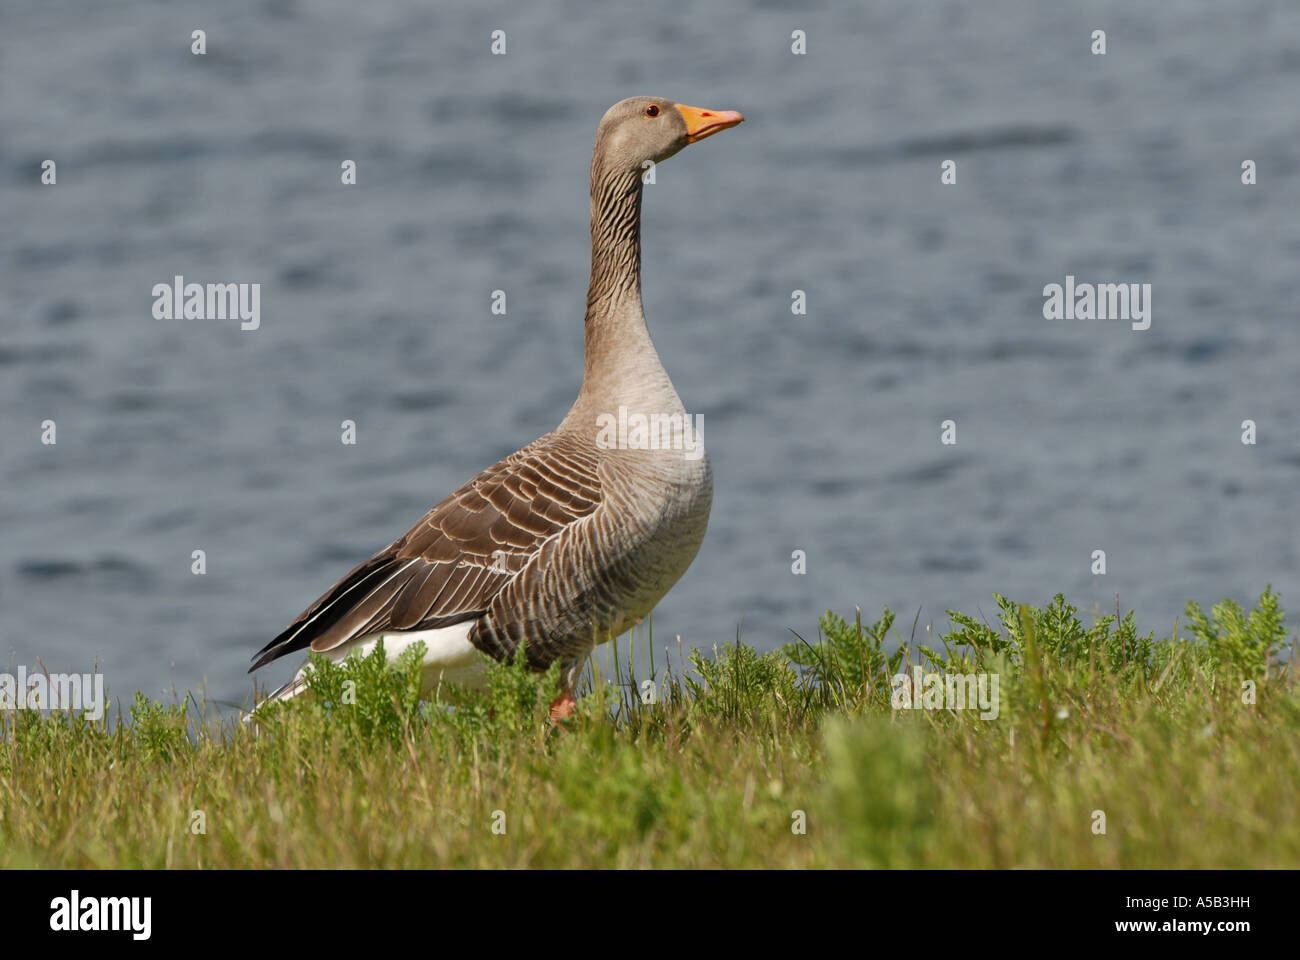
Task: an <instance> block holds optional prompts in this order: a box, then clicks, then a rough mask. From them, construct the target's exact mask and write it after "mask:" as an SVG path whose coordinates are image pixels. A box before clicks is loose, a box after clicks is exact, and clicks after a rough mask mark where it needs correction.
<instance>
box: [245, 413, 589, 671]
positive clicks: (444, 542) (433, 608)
mask: <svg viewBox="0 0 1300 960" xmlns="http://www.w3.org/2000/svg"><path fill="white" fill-rule="evenodd" d="M597 468H598V460H597V458H596V456H595V455H594V451H592V450H591V449H590V448H589V447H588V448H585V449H584V447H583V446H580V445H579V444H578V443H577V442H576V438H574V437H572V436H567V435H564V434H548V435H547V436H545V437H542V438H541V439H540V440H537V441H535V442H534V443H531V444H529V445H528V446H527V447H524V448H523V449H522V450H520V451H519V452H517V453H514V454H511V455H510V456H509V457H506V458H505V459H504V460H502V461H500V462H499V463H497V464H495V465H493V466H491V467H489V468H488V469H486V470H484V471H483V472H482V473H480V474H479V475H478V476H476V477H474V478H473V479H472V480H469V481H468V482H466V483H465V484H463V485H462V486H461V487H459V488H458V489H457V490H456V491H455V492H453V493H452V494H451V495H450V496H448V497H447V498H446V499H444V500H443V501H442V502H441V503H439V504H438V505H437V506H436V507H434V508H433V509H432V510H430V511H429V512H428V513H427V514H425V515H424V517H423V519H421V520H420V522H419V523H417V524H416V525H415V526H414V527H412V528H411V529H410V530H408V531H407V532H406V534H405V535H404V536H402V537H400V538H398V539H397V540H394V541H393V542H392V543H390V544H389V545H388V546H387V547H385V548H384V549H383V550H380V551H379V552H378V553H376V554H375V555H374V556H372V557H370V558H369V559H368V560H366V561H364V562H363V563H360V564H358V565H357V566H356V567H354V568H353V569H352V570H351V571H350V572H349V573H348V574H347V575H346V576H345V577H343V579H341V580H339V582H338V583H336V584H334V586H332V587H330V588H329V590H327V591H326V592H325V593H324V594H322V595H321V596H320V597H319V598H318V599H317V600H316V601H315V602H314V603H313V604H311V606H309V607H308V608H307V609H306V610H304V611H303V612H302V613H300V614H299V615H298V617H297V618H296V619H295V620H294V621H293V622H292V623H291V624H289V626H288V627H286V628H285V629H284V631H283V632H282V633H280V635H279V636H277V637H276V638H275V639H273V640H272V641H271V642H270V643H268V644H267V645H266V646H265V647H263V648H262V649H261V650H259V651H258V652H257V653H256V654H255V655H254V663H253V666H252V667H251V668H250V670H249V672H252V671H253V670H256V669H257V668H258V667H260V666H263V665H264V664H267V663H270V662H271V661H272V660H275V659H277V658H279V657H282V656H284V655H285V654H288V653H293V652H294V651H297V650H302V649H304V648H307V647H310V648H311V649H312V650H314V651H316V652H318V653H319V652H323V651H326V650H334V649H337V648H340V647H343V646H345V645H346V644H350V643H352V642H354V641H356V640H358V639H360V638H362V637H365V636H369V635H371V634H375V633H380V632H383V631H386V630H425V629H434V628H437V627H445V626H451V625H452V624H456V623H461V622H464V621H466V620H473V619H477V618H479V617H481V616H483V614H484V613H485V612H486V610H487V608H488V606H489V605H490V604H491V602H492V600H493V598H495V597H496V595H497V594H498V593H499V592H500V591H501V589H502V588H503V587H504V586H505V585H506V584H507V583H509V582H510V581H511V580H512V579H514V578H515V577H516V576H517V575H518V574H519V572H520V571H521V570H522V569H524V567H525V566H526V565H528V563H529V562H530V561H531V560H533V559H534V558H535V557H536V556H537V555H538V554H539V553H540V552H541V550H542V547H543V545H544V544H545V543H546V542H547V541H548V540H550V539H551V538H553V537H556V536H557V535H559V534H560V533H562V532H563V531H564V530H566V529H567V528H569V527H570V526H571V525H572V524H575V523H577V522H578V521H579V520H581V519H582V518H584V517H586V516H588V515H590V514H591V513H592V512H593V511H595V509H596V508H597V506H599V505H600V501H601V485H600V478H599V476H598V474H597Z"/></svg>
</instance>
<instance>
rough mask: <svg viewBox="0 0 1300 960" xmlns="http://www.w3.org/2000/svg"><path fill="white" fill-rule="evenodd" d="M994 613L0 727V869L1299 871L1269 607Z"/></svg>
mask: <svg viewBox="0 0 1300 960" xmlns="http://www.w3.org/2000/svg"><path fill="white" fill-rule="evenodd" d="M998 610H999V617H998V620H997V622H994V623H983V622H980V621H978V620H976V619H974V618H971V617H967V616H965V615H962V614H958V613H951V614H950V618H951V629H950V630H949V632H948V633H947V634H946V635H944V636H942V637H934V636H931V635H930V633H929V632H928V631H922V635H921V636H918V635H917V630H916V623H915V621H914V622H913V624H912V627H911V631H910V633H909V635H908V636H906V637H904V636H901V635H900V634H899V632H898V631H897V629H896V627H895V624H894V617H893V614H892V613H891V612H889V611H888V610H886V611H885V612H884V616H883V617H882V618H881V619H880V620H879V621H877V622H876V623H874V624H862V623H861V620H860V616H859V617H857V618H855V620H854V622H851V623H850V622H846V621H845V620H844V619H842V618H840V617H838V616H835V615H834V614H830V613H828V614H827V615H826V616H825V617H823V619H822V621H821V624H820V631H819V637H818V638H817V639H816V640H810V641H805V640H802V639H801V640H797V641H796V642H794V643H792V644H790V645H789V646H788V647H787V648H786V649H784V650H782V651H778V652H774V653H768V654H758V653H756V652H755V651H754V650H752V649H750V648H748V647H745V646H743V645H740V644H739V643H733V644H728V645H726V646H725V647H723V648H722V649H721V650H719V651H717V655H716V656H715V657H708V658H706V657H703V656H701V655H700V654H698V653H689V654H688V655H687V656H686V658H685V659H686V661H687V662H686V663H685V664H683V663H682V662H681V661H682V657H681V656H679V655H677V651H669V652H666V654H665V656H666V657H669V656H671V659H670V662H669V666H668V667H665V666H664V663H663V661H661V662H660V663H659V665H658V667H657V668H656V669H657V671H658V674H657V676H655V677H654V683H653V684H652V687H653V689H654V691H655V692H656V696H655V697H653V698H652V699H653V701H654V702H651V703H646V702H643V697H642V696H641V694H642V692H643V688H642V686H641V684H642V683H643V681H644V680H645V679H648V678H649V677H648V673H649V670H648V669H647V668H646V667H645V665H644V664H643V665H642V673H641V674H637V675H635V676H633V675H631V673H630V670H631V669H632V668H631V666H629V669H628V670H624V671H621V673H620V677H619V682H618V683H616V684H609V683H605V682H600V681H599V679H598V680H597V682H596V683H595V684H594V690H593V691H592V692H590V693H589V694H588V695H587V696H586V697H585V698H583V700H582V701H581V702H580V707H579V712H578V714H577V716H576V717H575V718H574V720H573V721H572V722H569V723H568V724H566V727H565V729H563V730H555V729H552V728H551V727H550V726H549V724H548V723H547V722H546V719H545V717H546V703H547V701H548V700H549V699H550V697H551V695H553V693H554V688H555V682H556V676H555V673H554V671H552V672H551V673H550V674H548V675H546V676H540V677H539V676H537V675H534V674H531V673H529V672H527V671H526V670H525V669H524V668H522V667H506V666H502V667H494V668H493V669H492V671H491V675H490V676H491V685H490V688H489V689H488V690H487V691H486V692H485V693H483V692H479V693H468V692H465V691H459V690H455V689H448V690H446V691H443V692H442V693H441V694H440V695H439V697H438V700H437V702H436V703H433V704H430V703H421V702H420V701H419V700H418V680H417V676H416V669H417V668H416V663H415V660H414V659H411V658H409V657H408V658H405V659H404V660H402V661H400V662H399V663H398V664H397V665H396V666H395V667H393V668H388V667H385V666H384V665H383V664H382V663H381V661H380V660H379V659H378V658H372V659H370V660H363V661H362V660H354V661H350V662H349V663H347V664H345V665H343V666H335V665H332V664H330V663H328V662H326V661H319V660H318V661H317V673H316V676H315V678H314V680H313V686H314V696H313V697H312V698H311V699H310V702H308V701H307V700H298V701H294V702H292V703H290V704H286V705H283V706H276V707H274V708H273V709H271V710H270V711H268V712H267V713H265V714H264V715H260V722H259V724H258V727H257V729H256V730H254V729H253V728H251V727H250V726H248V725H241V724H239V723H238V722H237V721H231V720H227V721H223V722H220V723H218V722H214V721H210V720H208V719H206V718H205V708H204V706H203V705H202V704H199V703H196V702H194V701H193V700H192V699H191V698H188V697H187V698H186V699H185V700H184V701H183V702H181V703H179V704H171V705H164V704H159V703H155V702H152V701H149V700H147V699H146V698H144V697H141V696H139V695H137V697H136V700H135V703H134V704H133V705H132V706H131V707H130V714H131V718H130V722H129V723H112V724H110V723H107V722H100V723H91V722H89V721H86V720H84V719H82V718H79V717H70V716H67V715H62V714H58V715H50V716H46V717H44V718H42V717H41V715H40V714H38V713H35V712H33V711H17V712H12V713H8V714H4V715H0V717H2V720H0V723H2V724H3V730H2V733H3V735H2V736H0V866H3V867H119V866H125V867H253V868H260V867H268V866H274V867H366V866H387V867H428V866H445V867H650V866H656V867H765V868H770V867H972V866H973V867H1291V868H1294V867H1297V866H1300V819H1298V818H1297V817H1296V816H1295V802H1296V801H1295V798H1296V796H1297V793H1298V792H1300V791H1298V789H1297V788H1298V787H1300V735H1298V732H1297V731H1298V730H1300V691H1298V689H1297V684H1296V678H1295V670H1294V663H1295V659H1294V642H1292V645H1291V651H1290V655H1289V656H1286V654H1287V649H1286V648H1287V644H1288V639H1287V633H1286V629H1285V626H1284V620H1283V613H1282V611H1281V609H1280V607H1279V606H1278V598H1277V596H1276V595H1275V594H1273V593H1272V592H1271V591H1265V593H1264V595H1263V596H1262V597H1261V598H1260V600H1259V603H1258V605H1257V606H1256V608H1255V609H1254V610H1253V611H1251V612H1250V613H1246V612H1245V611H1243V610H1242V609H1240V608H1239V607H1238V606H1237V605H1236V604H1233V603H1232V602H1231V601H1224V602H1223V603H1222V604H1219V605H1217V606H1215V607H1214V608H1213V610H1212V611H1211V612H1210V614H1208V615H1207V614H1205V613H1203V612H1202V611H1201V610H1200V609H1199V608H1198V607H1196V606H1195V605H1194V604H1189V607H1188V614H1187V618H1186V622H1185V623H1184V624H1183V626H1182V627H1181V628H1177V627H1176V628H1175V630H1174V631H1173V633H1174V636H1171V637H1169V638H1166V639H1161V640H1157V639H1156V638H1155V637H1154V635H1153V634H1150V633H1148V634H1145V635H1143V634H1140V633H1139V632H1138V629H1137V626H1136V623H1135V620H1134V617H1133V616H1132V614H1130V615H1129V616H1127V617H1125V618H1124V619H1122V620H1116V618H1115V617H1112V616H1103V617H1099V618H1096V619H1095V620H1093V622H1092V623H1090V624H1089V625H1085V624H1084V622H1083V621H1082V620H1081V619H1080V618H1079V616H1078V614H1077V612H1076V611H1075V609H1074V608H1072V607H1070V606H1069V605H1068V604H1066V603H1065V602H1064V601H1063V600H1062V598H1061V597H1059V596H1058V597H1056V598H1055V599H1054V600H1053V601H1052V602H1051V603H1050V604H1048V605H1047V606H1046V607H1043V608H1032V607H1027V606H1019V605H1017V604H1014V603H1011V602H1010V601H1007V600H1005V599H1004V598H1001V597H999V598H998ZM1090 619H1091V618H1090ZM1284 659H1286V660H1287V661H1288V662H1283V661H1284ZM918 665H919V666H922V667H924V669H925V670H926V671H927V672H941V673H945V674H962V673H979V672H983V673H989V674H996V675H997V676H998V679H999V709H998V715H997V718H996V719H981V718H980V716H979V714H978V712H977V711H974V710H960V711H954V710H896V709H893V708H892V707H891V699H892V697H893V690H892V684H891V677H893V676H894V675H895V674H897V673H904V672H906V673H909V674H910V671H911V669H912V667H914V666H918ZM597 673H599V671H597ZM1246 682H1249V683H1250V684H1253V695H1252V694H1251V693H1250V692H1249V691H1248V690H1246V689H1245V688H1243V684H1244V683H1246ZM1252 700H1253V702H1250V701H1252ZM1103 815H1104V824H1105V832H1104V833H1100V832H1098V827H1099V824H1100V823H1101V816H1103ZM801 825H802V826H804V827H806V829H805V830H803V831H800V830H799V829H798V828H799V827H800V826H801ZM200 828H201V829H200ZM502 830H504V832H502Z"/></svg>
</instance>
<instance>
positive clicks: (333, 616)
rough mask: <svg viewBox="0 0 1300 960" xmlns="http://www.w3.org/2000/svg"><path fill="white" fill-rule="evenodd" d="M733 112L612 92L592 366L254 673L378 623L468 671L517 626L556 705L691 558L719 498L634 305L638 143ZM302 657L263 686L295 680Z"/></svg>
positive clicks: (440, 664) (316, 609) (666, 145)
mask: <svg viewBox="0 0 1300 960" xmlns="http://www.w3.org/2000/svg"><path fill="white" fill-rule="evenodd" d="M742 120H744V117H743V116H741V114H740V113H739V112H738V111H735V110H701V109H699V108H697V107H688V106H684V105H682V104H679V103H674V102H673V101H671V100H664V99H661V98H658V97H632V98H630V99H627V100H623V101H621V102H620V103H616V104H614V106H612V107H610V108H609V110H608V111H607V112H606V113H605V116H604V117H603V118H602V120H601V121H600V127H599V128H598V129H597V131H596V145H595V149H594V151H593V153H592V159H591V284H590V287H589V288H588V291H587V317H586V368H585V372H584V374H583V380H582V388H581V390H580V391H579V393H578V398H577V400H575V401H574V404H573V407H572V408H571V409H570V410H569V413H568V415H567V416H565V418H564V420H563V421H562V422H561V423H560V425H559V426H558V427H556V428H555V429H554V430H553V431H551V432H550V433H548V434H546V435H545V436H544V437H542V438H540V439H538V440H535V441H533V442H532V443H530V444H528V446H526V447H524V448H523V449H522V450H520V451H518V452H517V453H513V454H511V455H510V456H508V457H506V458H505V459H504V460H502V461H501V462H500V463H497V464H495V465H494V466H491V467H488V468H487V469H486V470H484V471H483V472H482V473H480V474H479V475H478V476H476V477H474V478H473V479H472V480H470V481H468V482H467V483H465V484H463V485H462V486H461V487H460V488H458V489H457V490H455V491H454V492H453V493H452V494H451V495H450V496H448V497H447V498H446V499H445V500H443V501H442V502H441V503H439V504H438V505H437V506H436V507H434V508H433V509H432V510H430V511H429V512H428V513H427V514H425V515H424V517H423V518H422V519H421V520H420V522H419V523H417V524H416V525H415V526H414V527H412V528H411V529H410V530H408V531H407V532H406V533H405V534H404V535H402V536H401V537H399V538H398V539H397V540H394V541H393V542H392V543H390V544H389V545H388V546H387V547H385V548H384V549H382V550H380V551H379V552H378V553H376V554H375V555H374V556H372V557H371V558H370V559H368V560H366V561H364V562H363V563H361V564H359V565H358V566H357V567H355V568H354V569H353V570H352V571H350V572H349V573H348V574H347V575H346V576H344V577H343V579H341V580H339V581H338V583H336V584H334V586H332V587H330V588H329V590H327V591H326V592H325V593H324V594H323V595H322V596H321V597H320V598H319V599H317V600H316V601H315V602H314V603H313V604H311V606H309V607H308V608H307V609H306V610H304V611H303V612H302V613H301V614H299V615H298V617H297V618H296V619H295V620H294V621H293V622H292V623H291V624H289V626H288V627H287V628H286V629H285V630H284V631H283V632H282V633H281V634H280V635H279V636H277V637H276V638H275V639H274V640H272V641H271V642H270V643H268V644H267V645H266V646H265V647H263V648H262V649H261V650H259V651H258V652H257V654H255V655H254V658H253V659H254V663H253V665H252V667H251V668H250V669H249V672H250V673H251V672H252V671H253V670H256V669H257V668H258V667H261V666H263V665H265V664H268V663H270V662H271V661H273V660H276V659H278V658H279V657H283V656H285V655H286V654H289V653H293V652H295V651H298V650H304V649H307V648H310V649H311V650H314V651H316V652H317V653H320V654H323V655H325V656H327V657H329V658H330V659H331V660H336V661H337V660H342V659H343V658H345V657H347V656H348V655H349V654H351V653H353V652H354V651H360V652H361V653H362V654H363V655H364V654H368V653H370V652H371V651H372V650H374V648H375V646H376V644H377V643H378V641H379V639H380V638H381V637H382V638H383V641H384V652H385V654H386V655H387V656H388V657H389V658H393V659H395V658H396V657H397V656H399V655H400V654H401V652H402V651H403V650H404V649H406V648H407V647H409V646H410V645H411V644H413V643H415V642H416V641H422V642H423V643H424V644H425V646H426V653H425V657H424V661H423V671H422V681H423V686H424V690H425V692H426V693H427V692H429V691H431V690H433V689H434V688H436V687H437V685H438V684H439V683H440V682H442V681H444V680H447V681H454V682H458V683H467V684H474V683H476V682H478V681H480V680H481V678H482V675H483V672H484V667H485V665H486V662H487V661H486V660H485V658H484V655H487V656H490V657H493V658H495V659H496V660H509V659H511V658H512V657H513V654H514V651H515V650H516V648H517V647H518V646H519V644H520V643H521V642H523V643H524V649H525V652H526V656H527V658H528V662H529V665H530V666H531V667H533V668H535V669H538V670H544V669H546V668H547V667H548V666H549V665H550V664H551V663H553V662H555V661H556V660H559V661H560V662H561V664H562V668H561V691H560V695H559V696H558V697H556V699H555V700H554V702H552V704H551V717H552V719H557V720H558V719H561V718H563V717H565V716H568V715H569V714H570V713H571V712H572V711H573V709H574V703H575V701H574V695H575V692H576V687H577V683H578V678H579V675H580V672H581V669H582V666H583V663H584V662H585V660H586V658H587V656H588V654H589V653H590V652H591V650H592V649H593V648H594V647H595V645H596V644H597V643H601V642H604V641H606V640H608V639H610V638H612V637H616V636H618V635H619V634H621V633H623V631H625V630H627V629H629V628H630V627H631V626H632V624H633V623H635V622H636V621H637V620H639V619H640V618H642V617H643V616H645V615H646V614H647V613H649V612H650V610H651V608H652V607H654V605H655V604H656V603H657V602H658V601H659V599H660V598H661V597H663V595H664V594H665V593H667V592H668V590H669V589H670V588H671V587H672V586H673V584H674V583H676V582H677V580H678V578H680V577H681V575H682V574H683V573H684V572H685V571H686V568H687V567H688V566H689V565H690V563H691V561H692V560H693V559H694V558H695V554H696V552H697V551H698V550H699V547H700V542H701V541H702V540H703V538H704V529H705V527H706V525H707V524H708V518H709V507H710V505H711V503H712V500H713V477H712V472H711V470H710V467H709V460H708V457H707V456H705V455H703V448H702V445H699V440H700V438H699V437H698V436H696V437H694V438H691V437H690V436H689V433H690V430H689V427H690V424H691V420H690V418H688V416H687V414H686V410H685V408H684V407H683V406H682V402H681V400H680V399H679V398H678V396H677V391H676V390H674V389H673V385H672V382H671V381H670V380H669V379H668V374H667V373H666V372H665V371H664V368H663V364H662V363H661V362H660V360H659V355H658V353H656V352H655V348H654V344H653V343H652V342H651V340H650V334H649V332H648V331H647V329H646V322H645V314H644V313H643V312H642V309H641V187H642V174H643V172H644V170H645V169H647V168H648V167H649V165H648V164H646V161H647V160H651V161H654V162H656V163H658V162H660V161H662V160H665V159H667V158H668V157H671V156H672V155H673V154H675V153H677V152H678V151H679V150H681V149H682V148H683V147H685V146H686V145H687V144H690V143H695V142H696V141H698V140H703V139H704V138H705V137H709V136H712V135H713V134H715V133H717V132H718V131H719V130H725V129H726V128H728V127H733V126H735V125H736V124H738V123H740V122H741V121H742ZM638 416H639V417H640V418H641V419H640V420H638V419H637V418H638ZM647 420H648V421H649V422H650V423H651V427H652V431H656V432H655V433H653V434H652V435H650V436H647V434H646V430H645V424H646V422H647ZM615 421H617V423H618V429H617V430H615V429H614V427H613V424H614V423H615ZM628 423H631V424H632V426H633V429H632V430H631V431H629V430H627V429H626V425H627V424H628ZM638 424H640V427H641V429H640V431H639V433H638V431H637V429H636V427H637V425H638ZM669 426H672V427H674V428H675V427H678V426H684V427H685V430H684V433H685V434H686V436H684V437H680V436H679V440H682V441H683V442H678V443H672V442H667V440H670V439H671V438H665V435H664V432H665V430H666V429H667V428H668V427H669ZM692 439H693V440H694V441H695V442H694V444H692V442H691V441H692ZM647 440H649V441H650V442H647ZM655 440H664V441H665V442H654V441H655ZM305 669H306V668H305V667H304V668H303V670H299V672H298V674H297V675H296V676H295V677H294V678H293V679H292V680H291V681H289V682H288V683H287V684H285V685H284V686H283V687H281V688H279V689H278V690H276V691H275V692H274V693H273V694H271V695H270V697H268V699H273V698H275V699H287V698H289V697H293V696H295V695H297V694H298V693H300V692H301V691H302V690H304V689H305V688H306V675H305V672H304V671H305Z"/></svg>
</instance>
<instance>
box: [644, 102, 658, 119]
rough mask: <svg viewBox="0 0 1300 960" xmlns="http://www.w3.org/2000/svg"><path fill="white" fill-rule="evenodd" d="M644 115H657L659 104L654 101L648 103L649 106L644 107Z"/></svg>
mask: <svg viewBox="0 0 1300 960" xmlns="http://www.w3.org/2000/svg"><path fill="white" fill-rule="evenodd" d="M645 115H646V116H647V117H657V116H659V105H658V104H655V103H652V104H650V106H648V107H646V108H645Z"/></svg>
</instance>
